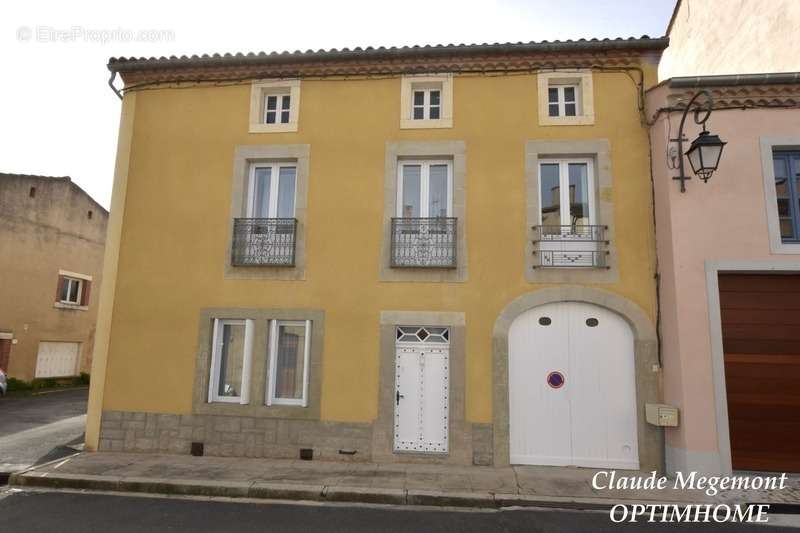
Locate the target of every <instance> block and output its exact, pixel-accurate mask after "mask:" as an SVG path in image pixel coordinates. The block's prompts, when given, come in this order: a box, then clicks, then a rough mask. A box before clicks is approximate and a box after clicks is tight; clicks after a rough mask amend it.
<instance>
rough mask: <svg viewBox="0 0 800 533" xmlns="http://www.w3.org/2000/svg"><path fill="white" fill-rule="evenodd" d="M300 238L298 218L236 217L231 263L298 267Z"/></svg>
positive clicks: (236, 264)
mask: <svg viewBox="0 0 800 533" xmlns="http://www.w3.org/2000/svg"><path fill="white" fill-rule="evenodd" d="M296 240H297V219H296V218H236V219H234V221H233V250H232V254H231V264H233V265H234V266H286V267H290V266H294V252H295V242H296Z"/></svg>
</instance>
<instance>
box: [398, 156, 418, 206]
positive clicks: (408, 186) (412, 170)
mask: <svg viewBox="0 0 800 533" xmlns="http://www.w3.org/2000/svg"><path fill="white" fill-rule="evenodd" d="M420 172H421V167H420V166H419V165H403V205H402V209H401V210H400V216H401V217H410V218H419V217H420Z"/></svg>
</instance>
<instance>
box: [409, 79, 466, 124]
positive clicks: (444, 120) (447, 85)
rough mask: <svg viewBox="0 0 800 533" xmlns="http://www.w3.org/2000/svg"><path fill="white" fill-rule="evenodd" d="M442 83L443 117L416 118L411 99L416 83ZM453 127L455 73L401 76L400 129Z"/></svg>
mask: <svg viewBox="0 0 800 533" xmlns="http://www.w3.org/2000/svg"><path fill="white" fill-rule="evenodd" d="M435 83H441V84H442V94H441V115H440V117H441V118H438V119H433V120H431V119H424V120H414V119H413V118H412V109H411V99H412V95H413V92H414V91H413V86H414V85H416V84H419V85H422V84H435ZM452 127H453V75H452V74H422V75H405V76H402V77H401V78H400V129H430V128H452Z"/></svg>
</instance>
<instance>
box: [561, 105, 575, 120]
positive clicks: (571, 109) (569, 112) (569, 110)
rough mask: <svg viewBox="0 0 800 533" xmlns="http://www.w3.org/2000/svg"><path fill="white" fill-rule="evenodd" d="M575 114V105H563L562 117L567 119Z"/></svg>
mask: <svg viewBox="0 0 800 533" xmlns="http://www.w3.org/2000/svg"><path fill="white" fill-rule="evenodd" d="M575 112H576V107H575V104H565V105H564V115H565V116H568V117H574V116H575Z"/></svg>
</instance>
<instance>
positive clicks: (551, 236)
mask: <svg viewBox="0 0 800 533" xmlns="http://www.w3.org/2000/svg"><path fill="white" fill-rule="evenodd" d="M532 229H533V231H534V238H533V243H534V245H535V249H534V251H533V253H534V255H535V256H536V257H537V258H538V261H536V266H534V268H609V266H608V255H609V252H608V250H607V249H605V246H606V245H608V243H609V241H608V239H607V237H606V231H607V230H608V226H598V225H582V224H573V225H570V226H533V228H532Z"/></svg>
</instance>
